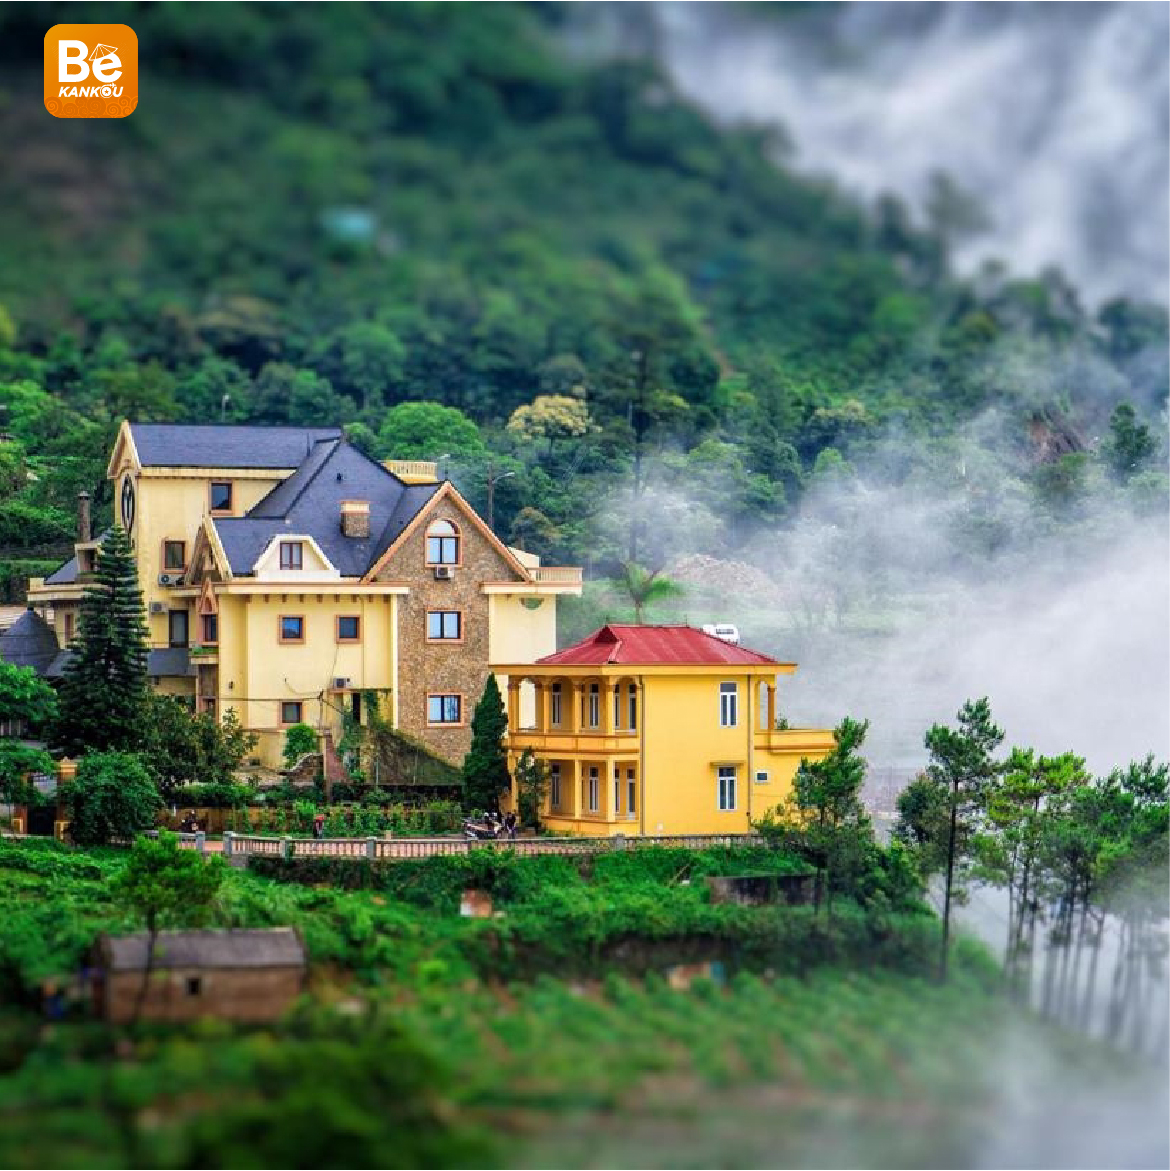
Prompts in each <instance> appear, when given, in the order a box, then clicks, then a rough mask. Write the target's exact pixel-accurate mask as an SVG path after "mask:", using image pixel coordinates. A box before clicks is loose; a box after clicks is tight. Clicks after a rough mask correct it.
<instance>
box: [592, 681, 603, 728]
mask: <svg viewBox="0 0 1170 1171" xmlns="http://www.w3.org/2000/svg"><path fill="white" fill-rule="evenodd" d="M589 727H591V728H599V727H601V687H600V685H599V684H597V683H590V684H589Z"/></svg>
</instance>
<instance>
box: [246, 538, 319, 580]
mask: <svg viewBox="0 0 1170 1171" xmlns="http://www.w3.org/2000/svg"><path fill="white" fill-rule="evenodd" d="M282 541H300V542H301V545H302V549H301V562H302V565H301V568H300V569H281V568H280V545H281V542H282ZM253 576H254V577H255V579H256V580H257V581H281V582H297V581H303V580H304V579H305V578H315V579H318V580H320V579H327V580H337V579H338V578H340V577H341V572H340V571H339V570H337V569H334V568H333V566H332V565H330V564H329V559H328V558H327V557H326V556H325V554H324V553H323V552H322V550H321V548H320V547H319V546H318V544H317V542H316V541H314V540H313V538H312V537H310V536H308V535H307V534H305V533H291V532H290V533H281V534H280V536H279V537H275V538H273V540H272V541H271V542H270V543H269V545H268V548H267V549H265V550H264V552H263V553H261V554H260V556H259V557H258V558H257V559H256V572H255V574H254V575H253Z"/></svg>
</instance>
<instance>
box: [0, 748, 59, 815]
mask: <svg viewBox="0 0 1170 1171" xmlns="http://www.w3.org/2000/svg"><path fill="white" fill-rule="evenodd" d="M56 771H57V766H56V762H55V761H54V760H53V758H52V757H51V756H50V755H49V754H48V753H47V752H45V750H44V749H43V748H33V747H31V746H30V745H28V744H22V743H21V742H20V741H19V740H10V739H7V738H6V739H0V798H2V799H3V800H4V801H6V802H12V803H13V804H15V805H35V804H36V803H37V801H38V799H39V794H38V793H37V790H36V788H35V787H34V786H33V784H32V778H33V777H34V776H35V775H36V774H37V773H43V774H45V775H46V776H52V775H53V774H54V773H55V772H56Z"/></svg>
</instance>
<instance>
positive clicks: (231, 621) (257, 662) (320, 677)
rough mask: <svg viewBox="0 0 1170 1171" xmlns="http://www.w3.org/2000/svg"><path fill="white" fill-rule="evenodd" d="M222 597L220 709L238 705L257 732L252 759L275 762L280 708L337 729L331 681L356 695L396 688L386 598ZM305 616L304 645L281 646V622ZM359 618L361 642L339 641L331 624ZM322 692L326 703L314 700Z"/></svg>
mask: <svg viewBox="0 0 1170 1171" xmlns="http://www.w3.org/2000/svg"><path fill="white" fill-rule="evenodd" d="M281 597H282V595H280V594H270V595H244V596H238V595H223V596H221V599H220V619H219V645H220V648H221V649H220V662H219V703H220V709H221V710H223V709H224V708H226V707H227V706H232V707H234V708H236V710H237V713H238V714H239V716H240V720H241V722H242V723H243V725H244V727H245V728H247V729H249V730H250V731H255V732H257V733H258V734H260V735H261V737H262V741H261V744H260V745H258V747H257V749H256V754H257V755H259V756H260V757H261V759H262V760H263V761H264V763H265V764H268V765H271V766H273V767H277V766H279V764H280V763H281V752H282V749H283V745H284V726H283V725H282V724H281V722H280V704H281V702H282V701H285V700H300V701H301V703H302V704H303V712H302V718H303V720H304V722H305V723H307V724H311V725H312V726H313V727H315V728H321V729H322V730H326V731H331V732H333V733H334V735H335V736H337V735H339V734H340V731H341V715H340V712H339V711H338V708H339V707H341V706H342V705H343V703H344V702H346V701H345V699H344V698H343V696H341V695H338V694H336V693H333V692H332V691H331V688H332V685H333V680H334V679H335V678H337V677H346V678H348V679H350V681H351V683H350V685H351V687H352V688H354V689H357V690H360V689H367V688H368V689H372V690H387V689H392V688H393V687H394V663H393V660H394V654H393V652H394V634H393V631H394V622H393V601H392V599H391V598H388V597H385V596H382V597H370V598H364V599H363V598H359V599H358V600H356V601H355V600H354V599H353V598H352V597H351V596H349V595H345V596H342V597H330V596H328V595H324V596H323V597H322V598H321V600H320V601H318V596H317V595H316V594H309V593H306V594H286V595H283V597H284V598H285V599H286V600H284V601H281ZM282 614H289V615H293V614H299V615H303V617H304V619H305V641H304V642H303V643H296V644H289V643H281V642H280V640H279V618H280V616H281V615H282ZM342 614H357V615H359V616H360V617H361V620H362V621H361V627H362V638H361V641H360V642H357V643H338V642H337V639H336V619H337V616H338V615H342ZM322 692H325V693H326V694H325V701H324V702H322V701H321V700H320V698H319V696H320V694H321V693H322Z"/></svg>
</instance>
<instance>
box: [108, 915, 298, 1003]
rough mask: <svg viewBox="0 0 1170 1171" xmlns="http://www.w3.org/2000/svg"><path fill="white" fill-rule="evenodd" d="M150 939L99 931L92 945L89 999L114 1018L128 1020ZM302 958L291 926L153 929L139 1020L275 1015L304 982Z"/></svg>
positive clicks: (142, 935) (139, 993)
mask: <svg viewBox="0 0 1170 1171" xmlns="http://www.w3.org/2000/svg"><path fill="white" fill-rule="evenodd" d="M149 941H150V937H149V935H148V934H147V933H146V932H145V931H142V932H138V933H137V934H134V935H102V936H100V937H99V938H98V940H97V942H96V943H95V944H94V948H93V967H94V969H96V972H95V986H94V1003H95V1007H96V1009H97V1012H98V1014H99V1015H100V1016H102V1017H104V1018H105V1019H106V1020H108V1021H112V1022H114V1023H124V1022H126V1021H129V1020H132V1019H133V1018H134V1016H135V1012H136V1010H137V1009H138V1003H139V998H140V997H142V995H143V993H142V987H143V979H144V977H145V974H146V963H147V951H148V945H149ZM307 968H308V956H307V954H306V952H305V945H304V943H303V942H302V941H301V937H300V936H299V935H298V934H297V932H296V931H294V930H293V928H291V927H274V928H268V929H263V930H233V931H160V932H159V934H158V938H157V940H156V941H155V947H154V963H153V966H152V970H151V973H150V976H149V978H148V980H147V990H146V995H145V997H144V998H143V999H142V1009H141V1013H140V1015H141V1017H142V1019H144V1020H169V1021H185V1020H193V1019H195V1018H196V1017H208V1016H210V1017H220V1018H222V1019H224V1020H234V1021H268V1020H274V1019H276V1018H277V1017H279V1016H280V1015H281V1014H282V1013H283V1012H284V1011H285V1010H286V1009H287V1008H288V1007H289V1006H290V1005H291V1004H292V1002H293V1001H294V1000H295V999H296V998H297V996H299V995H300V993H301V991H302V990H303V989H304V986H305V976H306V972H307Z"/></svg>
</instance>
